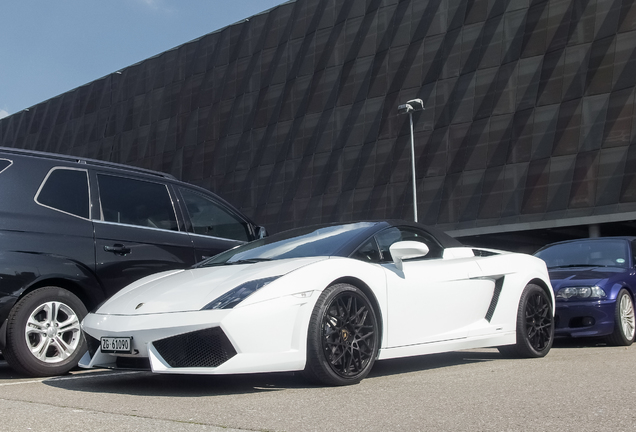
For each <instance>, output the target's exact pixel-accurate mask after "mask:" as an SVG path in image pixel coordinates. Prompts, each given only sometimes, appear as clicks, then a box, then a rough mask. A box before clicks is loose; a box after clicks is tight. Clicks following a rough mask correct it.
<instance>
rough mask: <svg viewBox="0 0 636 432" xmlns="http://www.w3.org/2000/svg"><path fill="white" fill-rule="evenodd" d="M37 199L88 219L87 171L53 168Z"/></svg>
mask: <svg viewBox="0 0 636 432" xmlns="http://www.w3.org/2000/svg"><path fill="white" fill-rule="evenodd" d="M0 162H1V161H0ZM35 201H36V202H38V203H39V204H41V205H43V206H46V207H51V208H53V209H55V210H59V211H63V212H65V213H70V214H72V215H75V216H79V217H83V218H87V219H88V217H89V214H88V212H89V202H88V175H87V172H86V171H84V170H74V169H65V168H57V169H54V170H52V171H51V172H50V173H49V175H48V176H47V178H46V179H45V180H44V184H43V185H42V187H41V188H40V191H39V193H38V195H37V197H36V199H35Z"/></svg>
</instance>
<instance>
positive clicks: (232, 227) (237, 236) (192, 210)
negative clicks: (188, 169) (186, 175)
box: [181, 188, 250, 241]
mask: <svg viewBox="0 0 636 432" xmlns="http://www.w3.org/2000/svg"><path fill="white" fill-rule="evenodd" d="M181 195H182V196H183V201H184V203H185V205H186V208H187V209H188V214H189V215H190V221H191V222H192V228H193V230H194V232H195V233H196V234H202V235H207V236H214V237H223V238H229V239H232V240H241V241H249V240H250V234H249V229H248V227H247V223H246V222H245V221H244V220H242V219H239V218H238V217H237V216H235V215H233V214H232V213H230V212H229V211H227V210H226V209H225V208H223V207H221V205H219V204H218V203H216V202H214V201H213V200H211V199H209V198H208V197H206V196H204V195H201V194H199V193H196V192H194V191H191V190H189V189H185V188H181Z"/></svg>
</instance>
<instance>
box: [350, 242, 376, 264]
mask: <svg viewBox="0 0 636 432" xmlns="http://www.w3.org/2000/svg"><path fill="white" fill-rule="evenodd" d="M351 258H355V259H359V260H361V261H368V262H375V263H377V262H380V260H381V257H380V250H379V249H378V244H377V243H376V241H375V237H373V238H371V239H369V240H368V241H366V242H365V243H364V244H363V245H362V246H360V247H359V248H358V250H356V251H355V252H354V253H353V254H351Z"/></svg>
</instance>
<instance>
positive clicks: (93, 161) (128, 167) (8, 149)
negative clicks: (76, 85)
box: [0, 147, 177, 180]
mask: <svg viewBox="0 0 636 432" xmlns="http://www.w3.org/2000/svg"><path fill="white" fill-rule="evenodd" d="M0 152H4V153H13V154H16V155H21V156H35V157H42V158H47V159H57V160H61V161H65V162H74V163H80V164H90V165H95V166H103V167H109V168H119V169H123V170H127V171H133V172H138V173H143V174H150V175H154V176H157V177H162V178H168V179H173V180H177V178H176V177H175V176H173V175H172V174H168V173H163V172H161V171H154V170H151V169H147V168H140V167H136V166H132V165H125V164H120V163H115V162H108V161H102V160H98V159H91V158H84V157H77V156H71V155H64V154H59V153H49V152H43V151H37V150H26V149H19V148H13V147H0Z"/></svg>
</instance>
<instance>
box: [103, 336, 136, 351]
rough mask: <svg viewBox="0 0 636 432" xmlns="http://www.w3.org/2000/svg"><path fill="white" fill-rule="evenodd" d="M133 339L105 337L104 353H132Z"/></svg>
mask: <svg viewBox="0 0 636 432" xmlns="http://www.w3.org/2000/svg"><path fill="white" fill-rule="evenodd" d="M131 341H132V338H131V337H103V338H101V341H100V342H101V346H102V352H103V353H111V354H113V353H125V354H130V353H132V343H131Z"/></svg>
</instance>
